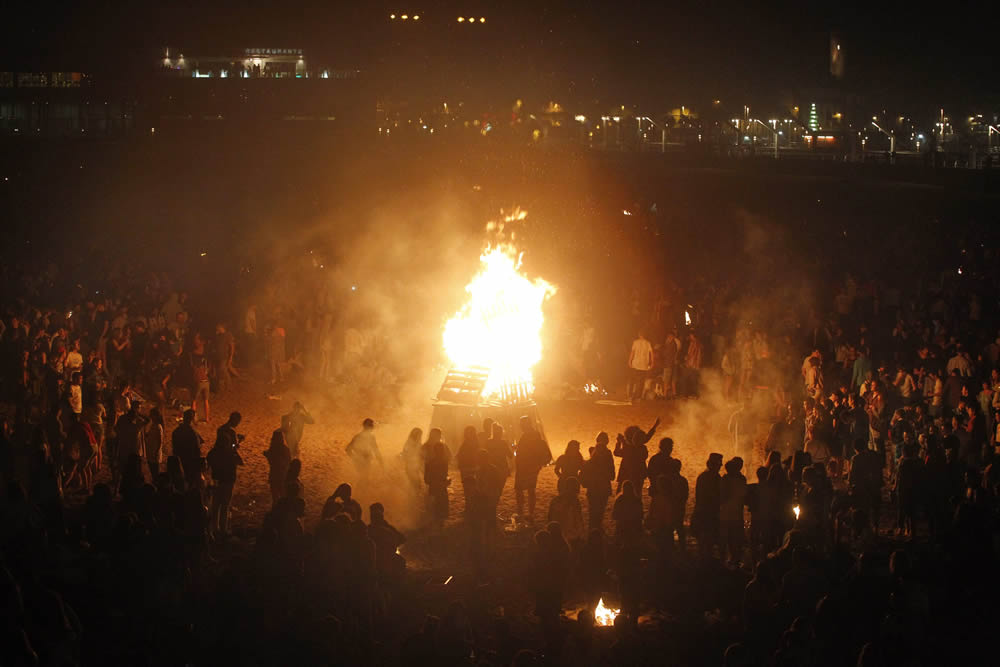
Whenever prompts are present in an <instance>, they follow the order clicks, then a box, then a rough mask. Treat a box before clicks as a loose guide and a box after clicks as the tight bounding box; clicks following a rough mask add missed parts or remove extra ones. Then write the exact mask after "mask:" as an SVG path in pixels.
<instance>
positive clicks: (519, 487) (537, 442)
mask: <svg viewBox="0 0 1000 667" xmlns="http://www.w3.org/2000/svg"><path fill="white" fill-rule="evenodd" d="M514 456H515V458H514V491H515V492H516V493H517V513H518V514H519V515H521V516H523V515H524V514H523V513H524V492H525V491H527V492H528V522H529V523H534V521H535V488H536V487H537V486H538V473H539V472H541V470H542V468H544V467H545V466H546V465H548V463H549V461H551V460H552V453H551V452H550V451H549V445H548V443H547V442H545V441H544V440H542V436H541V434H540V433H539V432H538V431H537V430H536V429H535V425H534V424H533V423H532V422H531V418H530V417H528V416H527V415H525V416H523V417H521V439H520V440H518V441H517V447H515V450H514Z"/></svg>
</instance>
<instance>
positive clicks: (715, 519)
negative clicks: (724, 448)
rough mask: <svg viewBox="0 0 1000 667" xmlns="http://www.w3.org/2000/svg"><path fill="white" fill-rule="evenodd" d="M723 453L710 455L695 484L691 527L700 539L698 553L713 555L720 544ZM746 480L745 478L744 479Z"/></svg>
mask: <svg viewBox="0 0 1000 667" xmlns="http://www.w3.org/2000/svg"><path fill="white" fill-rule="evenodd" d="M721 468H722V454H719V453H715V452H713V453H711V454H709V455H708V463H707V464H706V469H705V471H704V472H702V473H701V474H700V475H698V480H697V481H696V482H695V485H694V512H693V513H692V514H691V529H692V530H693V531H694V534H695V538H696V539H697V540H698V553H699V554H700V555H701V556H703V557H704V556H711V555H712V547H714V546H717V545H718V544H719V521H720V518H721V511H722V507H721V506H722V486H721V484H722V478H721V477H719V470H720V469H721ZM744 481H745V480H744Z"/></svg>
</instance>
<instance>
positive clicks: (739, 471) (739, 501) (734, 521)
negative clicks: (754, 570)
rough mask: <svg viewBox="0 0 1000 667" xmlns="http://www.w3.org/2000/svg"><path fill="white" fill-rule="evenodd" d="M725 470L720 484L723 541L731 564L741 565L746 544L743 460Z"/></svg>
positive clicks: (728, 465) (730, 461)
mask: <svg viewBox="0 0 1000 667" xmlns="http://www.w3.org/2000/svg"><path fill="white" fill-rule="evenodd" d="M725 468H726V474H725V475H723V476H722V480H721V481H720V483H719V490H720V514H719V516H720V520H721V532H722V540H723V543H724V544H725V547H726V551H727V552H728V558H729V562H731V563H739V562H741V561H742V560H743V545H744V544H745V543H746V534H745V533H744V531H743V506H744V504H745V503H746V496H747V478H746V477H745V476H744V475H743V459H741V458H740V457H739V456H736V457H733V458H732V459H730V460H729V461H727V462H726V466H725Z"/></svg>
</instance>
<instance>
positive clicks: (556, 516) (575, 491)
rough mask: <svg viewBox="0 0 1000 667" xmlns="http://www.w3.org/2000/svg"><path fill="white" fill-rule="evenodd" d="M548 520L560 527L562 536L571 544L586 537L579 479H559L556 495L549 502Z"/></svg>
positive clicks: (577, 542) (575, 543)
mask: <svg viewBox="0 0 1000 667" xmlns="http://www.w3.org/2000/svg"><path fill="white" fill-rule="evenodd" d="M549 521H555V522H556V523H558V524H559V525H560V526H561V527H562V534H563V537H565V538H566V541H567V542H569V543H570V544H571V545H574V546H575V545H577V544H579V543H580V542H582V541H583V539H584V537H586V529H585V528H584V524H583V509H582V508H581V507H580V481H579V480H578V479H577V478H576V477H564V478H562V479H560V480H559V483H558V495H557V496H556V497H555V498H553V499H552V501H551V502H550V503H549Z"/></svg>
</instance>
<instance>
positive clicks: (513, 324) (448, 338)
mask: <svg viewBox="0 0 1000 667" xmlns="http://www.w3.org/2000/svg"><path fill="white" fill-rule="evenodd" d="M524 217H525V214H524V212H523V211H516V212H515V213H514V214H512V215H508V216H506V217H505V218H504V220H503V222H502V223H499V224H498V223H490V224H489V226H488V227H487V229H488V230H490V231H496V232H497V236H498V238H499V240H498V242H496V243H495V244H488V245H487V247H486V249H485V250H484V251H483V253H482V255H480V257H479V261H480V270H479V273H478V274H476V276H475V277H474V278H473V279H472V282H470V283H469V284H468V285H466V287H465V291H466V292H468V294H469V298H468V300H467V301H466V302H465V305H464V306H462V309H461V310H460V311H459V312H458V313H456V314H455V316H454V317H452V318H451V319H450V320H448V323H447V324H446V325H445V329H444V350H445V353H446V354H447V355H448V358H449V359H450V360H451V362H452V363H453V364H454V365H456V366H458V367H460V368H477V367H478V368H485V369H488V370H489V379H488V380H487V382H486V386H485V388H484V389H483V396H484V397H493V396H503V397H505V398H527V395H529V394H530V393H531V392H532V390H533V389H534V384H533V378H532V373H531V370H532V368H534V366H535V364H537V363H538V362H539V361H540V360H541V358H542V338H541V333H542V324H543V323H544V321H545V317H544V315H543V313H542V304H543V303H544V302H545V300H546V299H548V298H549V297H551V296H552V295H553V294H555V292H556V288H555V286H554V285H551V284H549V283H548V282H546V281H544V280H542V279H541V278H535V279H534V280H530V279H529V278H528V277H527V276H526V275H525V274H524V273H523V272H522V271H521V255H522V253H521V252H519V251H518V250H517V248H516V246H515V245H514V244H513V242H512V241H507V240H504V238H503V232H504V227H505V225H507V224H510V223H513V222H518V221H520V220H523V219H524ZM512 238H513V234H511V239H512Z"/></svg>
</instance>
